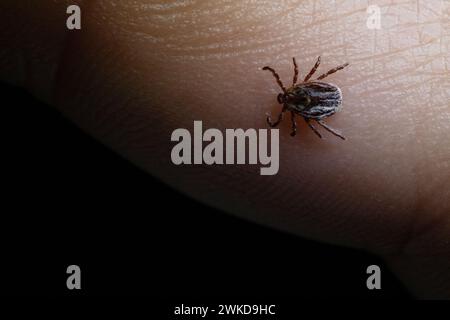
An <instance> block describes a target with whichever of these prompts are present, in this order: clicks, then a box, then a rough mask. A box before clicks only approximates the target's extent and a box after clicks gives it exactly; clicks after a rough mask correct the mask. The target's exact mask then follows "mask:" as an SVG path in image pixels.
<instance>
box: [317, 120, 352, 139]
mask: <svg viewBox="0 0 450 320" xmlns="http://www.w3.org/2000/svg"><path fill="white" fill-rule="evenodd" d="M316 122H317V123H318V124H319V125H321V126H322V127H324V128H325V130H327V131H329V132H331V133H332V134H334V135H335V136H337V137H339V138H341V139H342V140H346V139H345V137H344V136H343V135H341V134H340V133H338V132H336V131H335V130H334V129H333V128H330V127H329V126H327V125H326V124H325V123H324V122H323V121H322V120H316Z"/></svg>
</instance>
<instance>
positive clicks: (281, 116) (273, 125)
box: [266, 108, 286, 128]
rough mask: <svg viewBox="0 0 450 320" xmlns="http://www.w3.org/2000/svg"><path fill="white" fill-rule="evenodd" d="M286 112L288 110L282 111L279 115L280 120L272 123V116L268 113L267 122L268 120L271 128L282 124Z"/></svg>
mask: <svg viewBox="0 0 450 320" xmlns="http://www.w3.org/2000/svg"><path fill="white" fill-rule="evenodd" d="M285 111H286V108H283V110H281V112H280V114H279V115H278V119H277V121H275V122H272V118H271V117H270V114H269V113H266V116H267V119H266V120H267V123H268V124H269V126H271V127H272V128H273V127H276V126H277V125H278V124H279V123H280V122H281V120H283V115H284V112H285Z"/></svg>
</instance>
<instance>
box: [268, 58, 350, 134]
mask: <svg viewBox="0 0 450 320" xmlns="http://www.w3.org/2000/svg"><path fill="white" fill-rule="evenodd" d="M292 60H293V62H294V79H293V81H292V86H291V87H290V88H288V89H286V88H285V87H284V85H283V83H282V82H281V79H280V76H279V75H278V73H276V71H275V70H274V69H272V68H270V67H264V68H263V70H269V71H270V72H272V74H273V76H274V77H275V79H276V81H277V83H278V85H279V86H280V88H281V90H283V93H280V94H279V95H278V97H277V100H278V102H279V103H280V104H282V105H283V109H282V110H281V113H280V114H279V116H278V119H277V121H275V122H272V119H271V117H270V115H269V114H268V115H267V123H268V124H269V125H270V126H271V127H275V126H277V125H278V124H279V123H280V122H281V120H283V115H284V112H286V111H290V113H291V122H292V133H291V136H295V134H296V132H297V124H296V121H295V114H298V115H300V116H302V117H303V119H304V120H305V121H306V123H307V124H308V126H309V127H310V128H311V129H312V130H313V131H314V133H316V134H317V136H319V138H322V135H321V134H320V133H319V131H317V129H316V127H314V126H313V124H312V123H311V120H314V121H316V122H317V123H318V124H319V125H320V126H322V127H323V128H324V129H326V130H327V131H329V132H331V133H332V134H334V135H335V136H338V137H339V138H341V139H343V140H345V137H344V136H342V135H341V134H340V133H338V132H336V131H335V130H334V129H332V128H330V127H329V126H328V125H326V124H325V123H324V122H323V121H322V120H323V119H325V118H327V117H329V116H331V115H333V114H334V113H336V112H337V111H339V109H340V107H341V104H342V92H341V89H339V88H338V87H337V86H336V85H334V84H332V83H326V82H322V81H320V80H322V79H324V78H325V77H327V76H329V75H330V74H332V73H335V72H336V71H338V70H341V69H343V68H345V67H346V66H348V63H345V64H343V65H340V66H338V67H336V68H334V69H331V70H329V71H328V72H327V73H324V74H322V75H321V76H320V77H318V78H317V80H313V81H309V79H310V78H311V77H312V75H313V74H314V73H315V72H316V70H317V68H318V67H319V65H320V56H319V57H318V58H317V62H316V64H315V65H314V67H313V68H312V69H311V71H310V72H309V73H308V75H307V76H306V77H305V79H304V80H303V82H301V83H298V84H297V79H298V66H297V63H296V61H295V58H292Z"/></svg>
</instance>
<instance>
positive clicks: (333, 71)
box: [317, 62, 349, 80]
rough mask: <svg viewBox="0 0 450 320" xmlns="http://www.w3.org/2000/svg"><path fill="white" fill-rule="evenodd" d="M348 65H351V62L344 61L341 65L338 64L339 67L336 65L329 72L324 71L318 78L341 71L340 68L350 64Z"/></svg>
mask: <svg viewBox="0 0 450 320" xmlns="http://www.w3.org/2000/svg"><path fill="white" fill-rule="evenodd" d="M348 65H349V63H348V62H347V63H344V64H343V65H340V66H338V67H336V68H334V69H331V70H330V71H328V72H327V73H324V74H323V75H321V76H320V77H318V78H317V80H322V79H323V78H326V77H328V76H329V75H330V74H333V73H335V72H336V71H339V70H342V69H344V68H345V67H346V66H348Z"/></svg>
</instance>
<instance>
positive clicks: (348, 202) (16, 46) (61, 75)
mask: <svg viewBox="0 0 450 320" xmlns="http://www.w3.org/2000/svg"><path fill="white" fill-rule="evenodd" d="M4 2H5V1H3V3H2V4H1V5H0V7H1V9H2V10H1V11H0V16H3V17H2V20H1V22H0V27H1V28H0V30H1V31H0V38H2V39H5V40H7V41H8V43H10V44H11V45H10V46H8V48H3V47H2V48H1V49H0V65H1V66H2V68H1V70H2V72H1V73H0V76H1V78H2V80H4V81H9V82H13V83H16V84H19V85H23V86H26V87H27V88H28V89H29V90H31V91H32V92H34V93H35V94H36V95H37V96H38V97H40V98H42V99H44V100H46V101H47V102H49V103H51V104H52V105H54V106H55V107H56V108H58V109H59V110H61V111H62V112H63V113H64V114H66V115H67V116H68V117H69V118H70V119H72V120H73V121H74V122H76V123H77V124H78V125H79V126H80V127H81V128H82V129H84V130H86V131H87V132H89V133H91V134H92V135H93V136H95V137H96V138H97V139H99V140H100V141H102V142H104V143H105V144H107V145H109V146H111V147H112V148H113V149H114V150H116V151H117V152H119V153H120V154H122V155H124V156H125V157H127V158H129V159H130V160H131V161H133V162H134V163H135V164H137V165H138V166H140V167H142V168H144V169H145V170H146V171H147V172H149V173H150V174H152V175H154V176H157V177H159V178H160V179H162V180H163V181H165V182H166V183H168V184H170V185H172V186H174V187H175V188H177V189H178V190H181V191H182V192H185V193H187V194H189V195H191V196H193V197H195V198H196V199H199V200H201V201H203V202H206V203H208V204H211V205H214V206H216V207H219V208H221V209H223V210H226V211H227V212H230V213H232V214H236V215H239V216H241V217H244V218H246V219H251V220H252V221H256V222H258V223H264V224H268V225H271V226H273V227H276V228H279V229H283V230H287V231H290V232H294V233H296V234H299V235H302V236H306V237H309V238H313V239H317V240H321V241H327V242H332V243H338V244H343V245H348V246H352V247H359V248H364V249H366V250H369V251H371V252H374V253H377V254H379V255H381V256H382V257H384V258H385V259H386V260H387V262H388V263H389V264H390V265H391V267H392V269H393V270H394V271H395V272H397V274H398V275H399V277H400V278H401V279H403V281H404V282H405V284H406V285H407V286H408V288H410V289H411V290H412V292H414V293H415V294H417V295H418V296H421V297H447V298H448V297H450V271H449V270H450V140H449V137H450V106H449V101H450V76H449V75H450V71H449V66H450V48H449V44H450V2H448V1H444V0H442V1H441V0H432V1H402V2H400V3H398V4H395V3H394V2H392V1H376V2H375V1H373V3H372V2H370V4H376V5H378V6H379V7H380V9H381V29H378V30H377V29H375V30H374V29H370V28H368V26H367V19H368V16H369V14H368V13H367V11H366V10H367V7H368V4H367V2H364V1H350V0H343V1H335V2H329V1H312V0H311V1H294V0H292V1H284V2H279V1H258V2H254V1H247V0H245V1H234V2H229V1H225V0H221V1H220V0H216V1H195V0H191V1H189V0H185V1H144V0H137V1H115V0H97V1H89V2H88V1H84V2H80V1H78V3H80V5H81V8H82V14H83V20H82V30H81V31H77V32H68V31H67V30H66V29H65V19H66V17H67V15H66V12H65V8H66V7H67V5H68V3H69V2H70V4H73V3H74V1H56V2H54V1H50V0H48V1H40V4H39V6H36V5H32V4H29V3H27V4H18V3H16V2H15V1H12V0H6V3H4ZM75 2H76V1H75ZM3 7H5V10H4V8H3ZM20 20H23V21H20ZM6 23H9V28H6V26H5V25H4V24H6ZM11 25H12V26H14V27H12V28H11ZM319 55H320V56H321V57H322V62H321V65H320V67H319V69H318V72H317V74H316V75H315V76H316V77H317V76H319V75H320V74H322V73H324V72H326V71H327V70H329V69H331V68H333V67H336V66H337V65H341V64H343V63H345V62H349V63H350V65H349V66H348V67H346V68H345V69H344V70H341V71H338V72H337V73H335V74H333V75H331V76H329V77H328V78H326V79H325V80H324V81H327V82H331V83H334V84H337V85H338V86H339V87H340V88H341V90H342V93H343V97H344V100H343V109H342V111H341V112H339V113H337V114H336V115H334V116H332V117H330V118H328V119H326V120H325V122H326V123H327V124H328V125H330V126H331V127H333V128H335V129H336V130H338V131H340V132H342V134H343V135H344V136H345V137H346V138H347V141H342V140H341V139H339V138H336V137H334V136H333V135H331V134H330V133H328V132H326V131H325V130H323V129H321V128H319V131H320V132H321V134H322V136H323V137H324V138H325V139H322V140H320V139H319V138H318V137H317V136H316V135H315V134H314V133H313V132H312V131H311V130H310V129H309V128H308V127H307V125H306V123H305V122H304V121H303V120H302V119H301V118H297V124H298V130H297V135H296V137H294V138H292V137H291V136H290V132H291V129H290V127H291V124H290V121H289V117H288V115H286V117H285V119H284V121H283V122H281V124H280V126H279V128H280V170H279V172H278V174H277V175H275V176H260V175H259V174H258V170H259V169H258V168H256V167H252V166H211V167H208V166H174V165H173V164H172V163H171V161H170V150H171V148H172V146H173V143H172V142H171V141H170V135H171V132H172V131H173V130H175V129H177V128H187V129H188V130H192V126H193V121H194V120H202V121H203V125H204V126H205V127H207V128H218V129H220V130H225V129H226V128H244V129H246V128H267V124H266V122H265V121H266V116H265V113H266V112H270V113H271V115H272V117H273V118H275V117H276V116H277V115H278V113H279V112H280V111H281V106H280V105H279V104H278V103H277V100H276V97H277V95H278V94H279V93H280V88H279V87H278V85H277V84H276V82H275V81H274V78H273V77H272V75H271V74H270V73H269V72H267V71H262V70H261V68H262V67H263V66H266V65H268V66H271V67H272V68H274V69H275V70H276V71H277V72H278V73H279V74H280V76H281V79H282V81H283V82H284V84H285V85H286V86H289V85H290V84H291V82H292V76H293V65H292V57H296V59H297V63H298V65H299V69H300V79H303V77H305V75H306V74H307V73H308V72H309V70H310V69H311V67H312V66H313V65H314V63H315V62H316V59H317V57H318V56H319ZM3 66H5V67H3ZM313 78H314V77H313ZM167 214H170V213H167Z"/></svg>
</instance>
